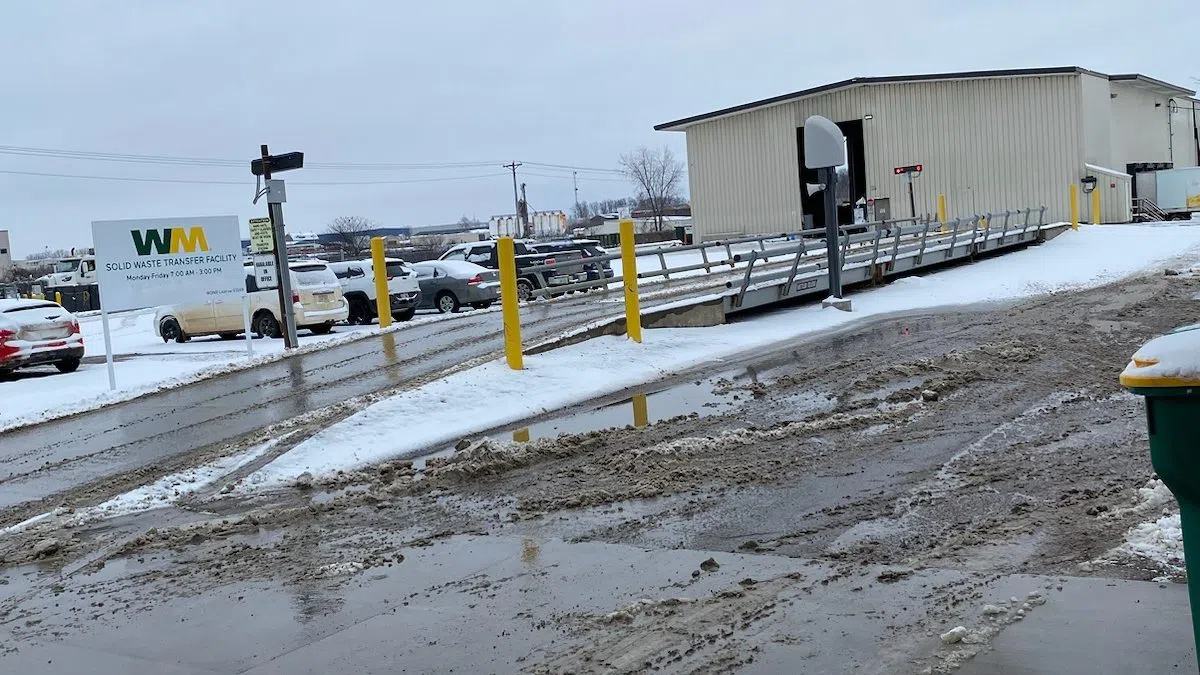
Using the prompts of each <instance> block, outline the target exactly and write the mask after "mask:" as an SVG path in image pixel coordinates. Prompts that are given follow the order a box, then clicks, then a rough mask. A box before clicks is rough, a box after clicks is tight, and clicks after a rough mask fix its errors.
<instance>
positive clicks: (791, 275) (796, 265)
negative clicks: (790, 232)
mask: <svg viewBox="0 0 1200 675" xmlns="http://www.w3.org/2000/svg"><path fill="white" fill-rule="evenodd" d="M802 257H804V253H803V252H801V251H800V250H799V249H797V250H796V258H795V260H792V270H791V271H790V272H788V278H787V283H786V284H784V285H783V288H781V289H780V291H779V296H780V297H787V296H789V295H791V294H792V284H793V283H794V282H795V281H796V271H797V270H799V269H800V258H802Z"/></svg>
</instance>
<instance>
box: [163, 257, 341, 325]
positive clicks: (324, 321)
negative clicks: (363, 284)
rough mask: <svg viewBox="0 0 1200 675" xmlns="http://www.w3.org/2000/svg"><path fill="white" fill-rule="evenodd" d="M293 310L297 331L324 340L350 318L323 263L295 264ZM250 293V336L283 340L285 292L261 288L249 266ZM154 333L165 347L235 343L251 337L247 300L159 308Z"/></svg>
mask: <svg viewBox="0 0 1200 675" xmlns="http://www.w3.org/2000/svg"><path fill="white" fill-rule="evenodd" d="M288 267H289V268H290V274H291V278H292V307H293V309H294V311H295V314H296V328H297V329H307V330H309V331H311V332H312V333H313V334H314V335H324V334H325V333H328V332H329V331H330V330H332V329H333V325H334V324H335V323H337V322H339V321H345V320H346V318H347V316H349V313H350V312H349V304H348V303H347V302H346V299H345V298H343V297H342V287H341V284H339V283H338V280H337V277H335V276H334V275H333V271H332V270H330V269H329V265H328V264H327V263H325V262H323V261H319V260H304V261H294V262H289V263H288ZM245 269H246V292H247V295H249V296H250V330H252V331H254V333H255V334H257V335H258V336H259V337H264V336H267V337H273V338H278V337H282V336H283V322H282V319H281V316H282V314H281V312H280V311H279V291H278V290H277V289H274V288H269V289H262V290H260V289H259V288H258V282H257V280H256V278H255V275H254V268H253V267H252V266H250V265H247V266H246V268H245ZM154 332H155V333H156V334H157V335H158V336H159V337H160V338H162V339H163V342H168V341H170V340H174V341H176V342H181V343H182V342H187V341H188V340H190V339H192V338H193V337H196V336H199V335H219V336H221V337H222V338H224V339H226V340H232V339H233V338H236V337H237V336H238V335H241V334H242V333H244V332H245V321H244V320H243V318H242V298H230V299H228V300H214V301H210V302H200V303H194V304H186V305H169V306H166V307H159V308H158V312H157V313H156V315H155V318H154Z"/></svg>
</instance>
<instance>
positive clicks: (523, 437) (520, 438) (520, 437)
mask: <svg viewBox="0 0 1200 675" xmlns="http://www.w3.org/2000/svg"><path fill="white" fill-rule="evenodd" d="M512 436H513V443H528V442H529V427H524V428H522V429H517V430H516V431H514V432H513V434H512Z"/></svg>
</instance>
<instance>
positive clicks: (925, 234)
mask: <svg viewBox="0 0 1200 675" xmlns="http://www.w3.org/2000/svg"><path fill="white" fill-rule="evenodd" d="M928 240H929V223H925V228H924V229H923V230H921V250H920V251H918V252H917V264H918V265H920V264H922V263H924V262H925V242H926V241H928Z"/></svg>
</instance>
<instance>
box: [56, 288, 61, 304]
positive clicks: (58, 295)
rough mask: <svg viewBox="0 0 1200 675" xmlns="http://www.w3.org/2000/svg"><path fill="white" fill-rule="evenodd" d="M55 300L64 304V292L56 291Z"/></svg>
mask: <svg viewBox="0 0 1200 675" xmlns="http://www.w3.org/2000/svg"><path fill="white" fill-rule="evenodd" d="M54 301H55V302H57V303H58V304H60V305H61V304H62V292H60V291H54Z"/></svg>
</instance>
